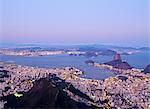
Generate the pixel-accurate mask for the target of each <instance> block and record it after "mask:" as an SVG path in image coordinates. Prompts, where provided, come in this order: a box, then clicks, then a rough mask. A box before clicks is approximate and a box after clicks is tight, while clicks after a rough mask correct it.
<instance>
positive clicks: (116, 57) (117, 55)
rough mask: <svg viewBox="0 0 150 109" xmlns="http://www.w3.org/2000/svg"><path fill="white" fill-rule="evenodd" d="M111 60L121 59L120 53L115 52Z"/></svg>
mask: <svg viewBox="0 0 150 109" xmlns="http://www.w3.org/2000/svg"><path fill="white" fill-rule="evenodd" d="M113 60H120V61H122V59H121V56H120V54H116V55H115V56H114V59H113Z"/></svg>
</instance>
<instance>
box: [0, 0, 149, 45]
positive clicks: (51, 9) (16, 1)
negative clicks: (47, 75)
mask: <svg viewBox="0 0 150 109" xmlns="http://www.w3.org/2000/svg"><path fill="white" fill-rule="evenodd" d="M0 5H1V6H0V39H1V44H11V43H17V44H21V43H24V44H26V43H45V44H46V43H47V44H51V43H57V44H80V43H82V44H83V43H86V44H87V43H112V44H122V45H123V44H126V45H131V46H132V45H134V46H136V45H143V46H148V44H149V41H150V38H149V35H150V33H149V30H150V29H149V24H150V22H149V20H148V18H149V17H150V15H149V11H150V9H149V5H150V3H149V2H148V0H0Z"/></svg>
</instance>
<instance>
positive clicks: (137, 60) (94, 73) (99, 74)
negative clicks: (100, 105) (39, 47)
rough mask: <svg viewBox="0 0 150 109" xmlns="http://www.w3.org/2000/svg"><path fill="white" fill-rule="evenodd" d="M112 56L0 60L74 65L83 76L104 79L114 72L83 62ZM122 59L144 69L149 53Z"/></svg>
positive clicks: (19, 62)
mask: <svg viewBox="0 0 150 109" xmlns="http://www.w3.org/2000/svg"><path fill="white" fill-rule="evenodd" d="M112 58H113V56H98V57H95V58H86V57H84V56H69V55H50V56H37V57H22V56H6V55H1V56H0V61H4V62H10V61H12V62H15V63H16V64H21V65H27V66H38V67H46V68H56V67H59V68H61V67H67V66H69V67H76V68H78V69H80V70H82V71H84V72H85V75H83V77H85V78H92V79H100V80H102V79H105V78H108V77H110V76H115V74H114V72H112V71H110V70H106V69H99V68H96V67H93V66H89V65H87V64H85V61H86V60H89V59H92V60H94V61H96V62H99V63H103V62H108V61H110V60H112ZM122 59H123V60H124V61H127V62H128V63H129V64H130V65H131V66H132V67H135V68H138V69H144V68H145V67H146V65H148V64H149V63H150V55H149V54H148V53H147V52H142V53H138V54H132V55H123V56H122Z"/></svg>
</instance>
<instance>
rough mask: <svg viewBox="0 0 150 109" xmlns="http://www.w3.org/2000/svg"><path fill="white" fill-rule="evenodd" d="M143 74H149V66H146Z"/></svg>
mask: <svg viewBox="0 0 150 109" xmlns="http://www.w3.org/2000/svg"><path fill="white" fill-rule="evenodd" d="M144 73H150V64H148V65H147V66H146V68H145V69H144Z"/></svg>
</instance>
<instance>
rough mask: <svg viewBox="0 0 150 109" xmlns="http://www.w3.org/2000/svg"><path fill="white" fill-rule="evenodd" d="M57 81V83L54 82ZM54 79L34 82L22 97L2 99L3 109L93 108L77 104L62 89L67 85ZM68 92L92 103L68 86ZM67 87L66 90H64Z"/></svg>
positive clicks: (80, 103)
mask: <svg viewBox="0 0 150 109" xmlns="http://www.w3.org/2000/svg"><path fill="white" fill-rule="evenodd" d="M55 80H56V81H57V80H59V82H55ZM60 81H61V80H60V79H59V78H55V79H53V80H52V81H51V80H48V79H45V78H43V79H40V80H38V81H36V82H35V84H34V86H33V87H32V88H31V90H29V91H28V92H27V93H24V96H23V97H20V98H16V97H14V96H13V95H10V96H7V97H4V100H7V103H6V104H5V108H76V109H77V108H94V107H93V106H87V105H86V104H84V103H83V102H77V101H75V100H73V99H71V98H70V96H68V94H67V92H65V91H64V89H67V88H68V84H67V83H65V82H63V81H61V82H60ZM69 86H70V87H69V88H68V90H69V91H70V92H72V93H73V94H75V95H78V96H80V97H82V98H84V99H87V100H90V101H92V100H91V99H90V98H89V97H88V96H87V95H85V94H83V93H82V92H80V91H79V90H77V89H75V88H74V87H73V85H69ZM66 87H67V88H66Z"/></svg>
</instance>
